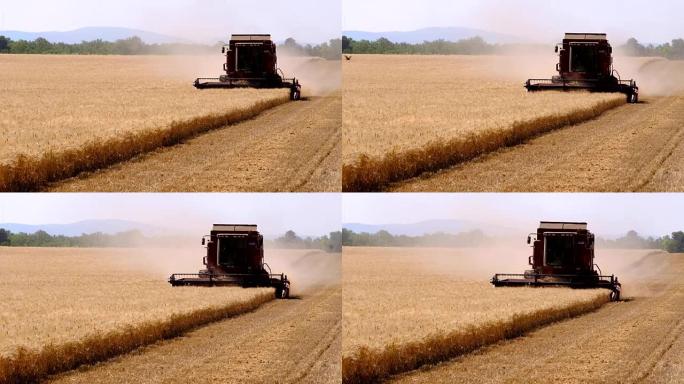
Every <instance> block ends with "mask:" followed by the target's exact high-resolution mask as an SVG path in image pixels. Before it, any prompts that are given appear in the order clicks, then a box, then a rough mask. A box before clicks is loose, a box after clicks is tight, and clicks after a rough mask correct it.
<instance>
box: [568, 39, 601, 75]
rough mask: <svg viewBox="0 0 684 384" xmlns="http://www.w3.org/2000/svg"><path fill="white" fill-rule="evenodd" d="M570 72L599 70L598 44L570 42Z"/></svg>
mask: <svg viewBox="0 0 684 384" xmlns="http://www.w3.org/2000/svg"><path fill="white" fill-rule="evenodd" d="M570 72H585V73H597V72H599V63H598V46H597V45H595V44H571V45H570Z"/></svg>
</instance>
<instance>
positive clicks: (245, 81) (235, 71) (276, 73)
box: [193, 35, 302, 100]
mask: <svg viewBox="0 0 684 384" xmlns="http://www.w3.org/2000/svg"><path fill="white" fill-rule="evenodd" d="M221 52H222V53H223V54H225V56H226V62H225V63H224V64H223V70H224V71H225V72H226V74H225V75H221V76H219V77H216V78H208V77H200V78H198V79H196V80H195V83H194V84H193V85H194V86H195V88H197V89H206V88H289V89H290V100H299V99H300V98H301V95H302V87H301V85H300V84H299V81H298V80H297V79H296V78H291V79H287V78H285V76H284V75H283V71H281V70H280V68H278V56H277V55H276V45H275V43H273V41H272V40H271V35H232V36H231V38H230V43H229V44H228V45H227V46H224V47H223V48H221Z"/></svg>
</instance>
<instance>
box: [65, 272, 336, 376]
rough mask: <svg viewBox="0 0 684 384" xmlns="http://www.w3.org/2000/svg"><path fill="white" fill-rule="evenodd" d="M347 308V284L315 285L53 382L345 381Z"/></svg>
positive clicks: (69, 374)
mask: <svg viewBox="0 0 684 384" xmlns="http://www.w3.org/2000/svg"><path fill="white" fill-rule="evenodd" d="M341 308H342V289H341V286H340V285H337V286H330V287H324V288H314V289H311V290H309V291H306V292H305V293H303V294H302V295H301V297H297V298H295V299H293V300H274V301H272V302H270V303H267V304H265V305H263V306H262V307H261V308H260V309H259V310H257V311H254V312H251V313H248V314H246V315H243V316H240V317H237V318H234V319H230V320H227V321H221V322H218V323H214V324H211V325H208V326H206V327H203V328H200V329H198V330H195V331H193V332H190V333H188V334H186V335H185V336H183V337H180V338H177V339H173V340H169V341H166V342H162V343H158V344H155V345H153V346H150V347H147V348H144V349H142V350H140V351H138V352H136V353H132V354H129V355H125V356H121V357H118V358H115V359H112V360H110V361H108V362H105V363H101V364H98V365H95V366H92V367H86V368H83V369H81V370H77V371H72V372H69V373H66V374H63V375H61V376H59V377H56V378H54V380H53V381H52V382H54V383H123V382H130V380H131V378H135V380H136V382H138V383H162V382H163V383H187V382H191V381H193V380H194V381H196V382H216V383H219V382H220V383H339V382H340V381H341V361H340V358H339V356H340V353H341V348H342V344H341V342H342V340H341V330H342V320H341V316H340V311H341Z"/></svg>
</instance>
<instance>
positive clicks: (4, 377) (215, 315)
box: [0, 293, 275, 384]
mask: <svg viewBox="0 0 684 384" xmlns="http://www.w3.org/2000/svg"><path fill="white" fill-rule="evenodd" d="M274 298H275V296H274V295H273V294H272V293H263V294H260V295H257V296H256V297H254V298H252V299H251V300H249V301H245V302H239V303H231V304H228V305H226V306H223V307H214V308H205V309H199V310H196V311H193V312H190V313H183V314H176V315H173V316H171V317H170V318H169V319H167V320H160V321H151V322H147V323H143V324H141V325H139V326H131V327H128V328H126V329H124V330H118V331H111V332H108V333H105V334H96V335H92V336H89V337H86V338H84V339H82V340H79V341H73V342H68V343H64V344H59V345H47V346H45V347H43V348H42V349H40V350H28V349H25V348H19V349H18V350H17V351H16V352H15V353H14V354H13V355H12V356H10V357H2V356H0V384H5V383H8V384H9V383H27V382H36V381H39V380H42V379H45V378H46V377H48V376H50V375H54V374H57V373H61V372H66V371H69V370H72V369H75V368H77V367H79V366H81V365H85V364H93V363H97V362H100V361H104V360H106V359H109V358H112V357H114V356H118V355H121V354H124V353H128V352H131V351H133V350H135V349H137V348H140V347H143V346H146V345H149V344H152V343H155V342H157V341H160V340H165V339H170V338H174V337H177V336H180V335H182V334H184V333H186V332H188V331H190V330H192V329H194V328H197V327H199V326H202V325H206V324H209V323H212V322H215V321H219V320H223V319H227V318H230V317H234V316H237V315H241V314H243V313H246V312H249V311H253V310H255V309H257V308H258V307H259V306H261V305H262V304H264V303H266V302H268V301H271V300H273V299H274Z"/></svg>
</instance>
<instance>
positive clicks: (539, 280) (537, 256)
mask: <svg viewBox="0 0 684 384" xmlns="http://www.w3.org/2000/svg"><path fill="white" fill-rule="evenodd" d="M527 243H528V244H531V246H532V250H533V252H532V256H530V257H529V258H528V262H529V264H530V265H531V266H532V269H531V270H527V271H525V273H524V274H504V273H497V274H495V275H494V277H492V280H491V283H492V284H493V285H494V286H495V287H520V286H532V287H542V286H568V287H572V288H606V289H609V290H610V299H611V300H613V301H616V300H620V290H621V285H620V282H619V281H618V278H617V277H616V276H614V275H610V276H604V275H602V273H601V269H600V268H598V266H597V265H596V264H594V234H593V233H591V232H590V231H589V230H588V229H587V223H574V222H555V221H542V222H541V223H540V224H539V228H538V229H537V232H536V233H531V234H530V235H529V236H528V237H527Z"/></svg>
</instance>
